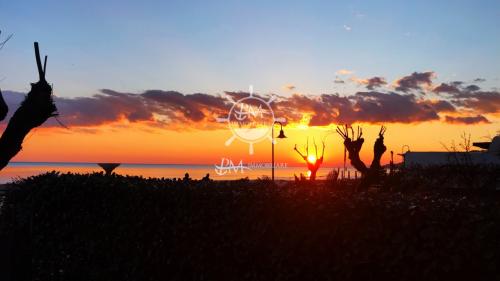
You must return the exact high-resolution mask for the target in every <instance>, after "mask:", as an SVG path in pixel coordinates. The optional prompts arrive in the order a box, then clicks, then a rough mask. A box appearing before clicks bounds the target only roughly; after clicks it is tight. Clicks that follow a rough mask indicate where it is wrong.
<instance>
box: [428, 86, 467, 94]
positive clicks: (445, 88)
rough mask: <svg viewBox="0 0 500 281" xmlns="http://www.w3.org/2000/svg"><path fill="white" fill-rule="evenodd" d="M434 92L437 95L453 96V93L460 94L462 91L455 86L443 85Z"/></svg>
mask: <svg viewBox="0 0 500 281" xmlns="http://www.w3.org/2000/svg"><path fill="white" fill-rule="evenodd" d="M432 91H433V92H435V93H448V94H452V93H459V92H460V89H459V88H458V87H457V86H455V85H451V84H446V83H441V85H439V86H437V87H435V88H434V89H432Z"/></svg>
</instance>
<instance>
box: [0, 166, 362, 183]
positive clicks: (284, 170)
mask: <svg viewBox="0 0 500 281" xmlns="http://www.w3.org/2000/svg"><path fill="white" fill-rule="evenodd" d="M337 169H339V168H338V167H326V166H325V167H322V168H320V169H319V170H318V172H317V176H316V177H317V179H325V178H326V176H327V175H328V173H329V172H331V171H332V170H337ZM51 171H56V172H60V173H68V172H71V173H93V172H102V171H103V169H102V168H101V167H99V166H98V165H97V163H68V162H11V163H9V165H8V166H7V167H5V168H4V169H3V170H2V171H0V183H2V184H4V183H8V182H12V181H14V180H18V179H21V178H26V177H30V176H35V175H39V174H43V173H47V172H51ZM347 171H348V172H349V176H350V177H351V178H354V176H355V175H354V174H355V172H354V171H353V170H350V169H348V170H347ZM114 173H116V174H119V175H131V176H143V177H146V178H148V177H155V178H183V177H184V176H185V174H186V173H188V174H189V177H190V178H192V179H201V178H203V177H205V176H206V175H207V174H208V175H209V177H210V179H213V180H235V179H241V178H246V177H248V178H249V179H258V178H265V177H271V167H270V166H269V167H267V166H266V167H248V166H244V167H241V166H238V165H234V166H231V167H222V169H221V167H220V166H219V167H216V166H215V165H202V164H200V165H193V164H132V163H123V164H120V166H118V167H117V168H116V169H115V170H114ZM340 173H342V168H340ZM300 174H304V175H305V176H307V175H308V171H307V168H306V166H305V165H304V166H286V167H283V166H277V167H275V179H279V180H293V179H294V175H297V176H300ZM345 177H347V172H345Z"/></svg>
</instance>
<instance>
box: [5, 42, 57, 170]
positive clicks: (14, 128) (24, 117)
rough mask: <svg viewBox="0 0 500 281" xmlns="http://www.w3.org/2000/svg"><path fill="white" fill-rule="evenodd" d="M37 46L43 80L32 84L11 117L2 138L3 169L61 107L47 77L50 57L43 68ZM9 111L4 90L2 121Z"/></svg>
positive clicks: (41, 78)
mask: <svg viewBox="0 0 500 281" xmlns="http://www.w3.org/2000/svg"><path fill="white" fill-rule="evenodd" d="M34 45H35V56H36V61H37V68H38V74H39V77H40V80H39V81H38V82H37V83H32V84H31V91H30V92H29V93H28V95H27V96H26V98H25V99H24V101H23V102H22V103H21V106H20V107H19V108H18V109H17V110H16V112H15V113H14V115H13V116H12V118H10V120H9V124H8V125H7V128H6V129H5V131H4V132H3V134H2V137H0V170H2V169H3V168H4V167H5V166H7V164H8V163H9V161H10V160H11V159H12V158H13V157H14V156H15V155H16V154H17V153H18V152H19V151H20V150H21V148H22V143H23V140H24V138H25V137H26V135H27V134H28V133H29V132H30V131H31V130H32V129H33V128H36V127H38V126H40V125H42V124H43V123H44V122H45V121H46V120H47V119H48V118H50V117H52V116H56V115H57V113H56V111H57V108H56V106H55V105H54V102H53V100H52V87H51V86H50V85H49V84H48V83H47V81H46V80H45V66H46V63H47V57H45V63H44V67H43V69H42V63H41V60H40V52H39V50H38V43H37V42H35V44H34ZM7 112H8V108H7V105H6V104H5V101H4V99H3V97H2V96H1V92H0V117H1V120H3V119H4V118H5V116H6V115H7Z"/></svg>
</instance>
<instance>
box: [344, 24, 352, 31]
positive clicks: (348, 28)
mask: <svg viewBox="0 0 500 281" xmlns="http://www.w3.org/2000/svg"><path fill="white" fill-rule="evenodd" d="M343 27H344V29H345V31H351V30H352V28H351V27H350V26H348V25H346V24H344V26H343Z"/></svg>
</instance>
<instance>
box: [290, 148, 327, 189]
mask: <svg viewBox="0 0 500 281" xmlns="http://www.w3.org/2000/svg"><path fill="white" fill-rule="evenodd" d="M313 143H314V149H315V158H314V161H312V160H311V159H309V139H308V140H307V143H306V154H305V155H304V154H302V153H301V152H300V151H299V150H298V149H297V145H295V147H294V148H293V150H295V151H296V152H297V153H298V154H299V155H300V156H301V157H302V159H304V161H306V164H307V169H308V170H309V171H310V172H311V175H310V176H309V180H312V181H313V180H315V179H316V172H317V171H318V169H319V167H320V166H321V164H323V156H324V154H325V142H324V141H322V144H323V149H322V151H321V157H318V146H317V145H316V141H315V140H314V139H313Z"/></svg>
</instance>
